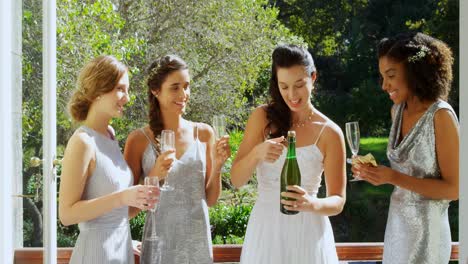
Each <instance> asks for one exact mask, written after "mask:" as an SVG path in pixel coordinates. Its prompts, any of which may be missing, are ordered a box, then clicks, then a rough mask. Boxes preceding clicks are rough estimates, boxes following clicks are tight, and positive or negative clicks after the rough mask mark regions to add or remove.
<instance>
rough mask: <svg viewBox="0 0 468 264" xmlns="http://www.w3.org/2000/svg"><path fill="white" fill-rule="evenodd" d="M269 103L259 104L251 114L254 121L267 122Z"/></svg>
mask: <svg viewBox="0 0 468 264" xmlns="http://www.w3.org/2000/svg"><path fill="white" fill-rule="evenodd" d="M266 109H267V105H260V106H257V107H256V108H255V109H254V110H253V111H252V113H251V114H250V118H249V119H251V120H253V121H258V122H263V123H265V122H266V120H267V112H266Z"/></svg>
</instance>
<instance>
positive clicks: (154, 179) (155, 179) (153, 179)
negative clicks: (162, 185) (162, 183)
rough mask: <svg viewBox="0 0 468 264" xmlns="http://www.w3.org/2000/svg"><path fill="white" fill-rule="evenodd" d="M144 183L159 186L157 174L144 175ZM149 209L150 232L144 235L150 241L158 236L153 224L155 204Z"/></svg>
mask: <svg viewBox="0 0 468 264" xmlns="http://www.w3.org/2000/svg"><path fill="white" fill-rule="evenodd" d="M144 184H145V185H146V186H156V187H158V188H159V177H157V176H147V177H145V180H144ZM149 211H150V217H152V219H151V228H150V230H149V231H150V232H151V234H150V235H146V236H145V240H150V241H155V240H157V239H158V236H157V235H156V226H155V224H154V223H155V220H156V219H155V218H156V214H155V212H156V205H155V206H154V208H151V209H149Z"/></svg>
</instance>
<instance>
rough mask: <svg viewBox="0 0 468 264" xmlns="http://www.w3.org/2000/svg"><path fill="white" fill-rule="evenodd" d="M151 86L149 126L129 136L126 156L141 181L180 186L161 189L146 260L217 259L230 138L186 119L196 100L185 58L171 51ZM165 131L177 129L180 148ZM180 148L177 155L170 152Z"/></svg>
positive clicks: (155, 69)
mask: <svg viewBox="0 0 468 264" xmlns="http://www.w3.org/2000/svg"><path fill="white" fill-rule="evenodd" d="M147 86H148V100H149V106H150V107H149V124H148V125H147V126H145V127H143V128H140V129H137V130H135V131H133V132H132V133H131V134H130V135H129V136H128V138H127V142H126V145H125V151H124V156H125V159H126V160H127V162H128V164H129V166H130V168H131V169H132V171H133V176H134V181H135V182H139V181H140V180H141V179H142V178H144V177H150V176H158V177H159V178H160V179H162V180H166V179H169V180H168V183H170V185H171V186H172V187H173V188H174V189H173V190H171V191H163V190H161V195H160V200H159V203H158V205H157V209H156V211H155V212H148V213H147V214H146V220H145V227H144V231H143V241H142V252H141V258H140V261H141V263H151V264H155V263H164V264H171V263H174V264H183V263H187V264H188V263H203V264H205V263H212V262H213V253H212V245H211V229H210V222H209V219H208V206H213V205H214V204H216V202H217V199H218V197H219V194H220V192H221V174H220V172H221V169H222V167H223V164H224V163H225V162H226V160H227V158H228V157H229V156H230V147H229V137H228V136H224V137H222V138H221V139H219V140H216V141H215V136H214V132H213V129H212V128H211V126H209V125H207V124H204V123H197V122H193V121H190V120H187V119H185V118H184V117H183V114H184V113H185V109H186V106H187V103H188V101H189V99H190V74H189V69H188V66H187V64H186V63H185V62H184V61H183V60H182V59H181V58H179V57H177V56H174V55H166V56H163V57H161V58H159V59H157V60H156V61H154V62H153V63H152V64H151V66H150V67H149V69H148V77H147ZM162 130H172V131H174V132H175V150H168V151H165V152H162V150H161V146H160V138H159V136H160V135H161V131H162ZM174 152H175V157H176V158H175V159H174V158H171V156H170V155H171V154H174ZM166 177H168V178H166ZM153 235H154V236H153ZM149 238H152V239H149ZM153 238H154V239H153Z"/></svg>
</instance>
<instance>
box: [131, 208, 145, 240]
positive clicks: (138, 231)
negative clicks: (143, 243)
mask: <svg viewBox="0 0 468 264" xmlns="http://www.w3.org/2000/svg"><path fill="white" fill-rule="evenodd" d="M145 218H146V212H145V211H141V212H140V213H138V215H137V216H135V217H134V218H132V219H131V220H130V230H131V233H132V238H133V239H135V240H141V239H142V237H143V227H144V226H145Z"/></svg>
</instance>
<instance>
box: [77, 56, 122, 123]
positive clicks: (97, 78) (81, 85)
mask: <svg viewBox="0 0 468 264" xmlns="http://www.w3.org/2000/svg"><path fill="white" fill-rule="evenodd" d="M127 71H128V68H127V66H125V64H123V63H122V62H120V61H119V60H117V59H116V58H115V57H113V56H108V55H102V56H98V57H96V58H94V59H93V60H91V61H89V62H88V63H86V64H85V66H84V67H83V68H82V69H81V71H80V74H79V75H78V80H77V83H76V88H75V90H74V91H73V94H72V96H71V99H70V101H69V102H68V111H69V113H70V115H71V117H72V119H73V120H74V121H75V122H81V121H84V120H86V117H87V116H88V111H89V108H90V106H91V103H92V102H93V101H94V100H95V99H96V98H97V97H98V96H100V95H102V94H106V93H108V92H110V91H112V90H113V89H114V88H115V87H116V86H117V84H118V82H119V80H120V79H121V78H122V76H123V75H124V74H125V73H126V72H127Z"/></svg>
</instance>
